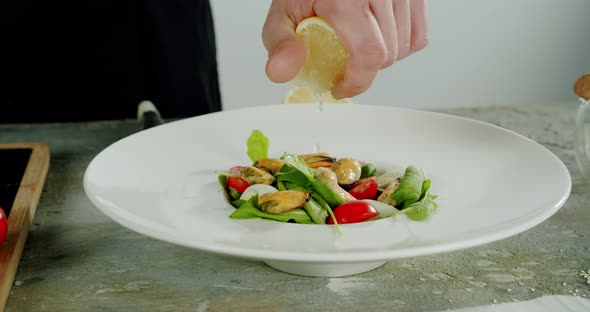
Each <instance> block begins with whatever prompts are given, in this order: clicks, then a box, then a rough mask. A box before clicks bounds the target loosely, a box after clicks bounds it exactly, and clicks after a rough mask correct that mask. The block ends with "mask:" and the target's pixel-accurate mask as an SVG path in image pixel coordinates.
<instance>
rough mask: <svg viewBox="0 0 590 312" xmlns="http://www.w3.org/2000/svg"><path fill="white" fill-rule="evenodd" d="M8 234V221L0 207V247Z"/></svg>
mask: <svg viewBox="0 0 590 312" xmlns="http://www.w3.org/2000/svg"><path fill="white" fill-rule="evenodd" d="M7 233H8V219H7V218H6V214H5V213H4V210H2V208H1V207H0V245H2V243H3V242H4V240H5V239H6V234H7Z"/></svg>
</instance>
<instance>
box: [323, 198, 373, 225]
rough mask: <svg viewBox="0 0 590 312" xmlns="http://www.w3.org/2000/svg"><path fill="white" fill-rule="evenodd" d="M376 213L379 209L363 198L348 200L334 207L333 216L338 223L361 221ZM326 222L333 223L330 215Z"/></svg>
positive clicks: (370, 217)
mask: <svg viewBox="0 0 590 312" xmlns="http://www.w3.org/2000/svg"><path fill="white" fill-rule="evenodd" d="M378 215H379V211H377V210H376V209H375V207H373V205H371V204H370V203H368V202H366V201H364V200H353V201H349V202H346V203H344V204H341V205H340V206H338V207H336V208H335V209H334V217H336V221H338V223H339V224H345V223H357V222H363V221H367V220H370V219H372V218H374V217H376V216H378ZM328 224H334V222H333V220H332V217H330V216H328Z"/></svg>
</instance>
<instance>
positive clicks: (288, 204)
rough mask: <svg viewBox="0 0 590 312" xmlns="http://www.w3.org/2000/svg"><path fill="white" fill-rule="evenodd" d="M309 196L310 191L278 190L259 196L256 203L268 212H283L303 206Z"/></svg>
mask: <svg viewBox="0 0 590 312" xmlns="http://www.w3.org/2000/svg"><path fill="white" fill-rule="evenodd" d="M310 197H311V194H310V193H307V192H303V191H294V190H286V191H278V192H274V193H267V194H264V195H262V196H260V197H259V198H258V205H259V206H260V209H262V210H263V211H266V212H268V213H283V212H285V211H289V210H293V209H297V208H301V207H303V206H305V204H306V203H307V201H308V200H309V198H310Z"/></svg>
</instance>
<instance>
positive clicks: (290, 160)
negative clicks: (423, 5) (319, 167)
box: [281, 153, 314, 178]
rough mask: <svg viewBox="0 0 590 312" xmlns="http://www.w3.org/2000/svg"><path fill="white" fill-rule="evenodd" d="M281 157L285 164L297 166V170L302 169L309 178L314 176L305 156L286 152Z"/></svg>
mask: <svg viewBox="0 0 590 312" xmlns="http://www.w3.org/2000/svg"><path fill="white" fill-rule="evenodd" d="M281 159H282V160H284V161H285V164H288V165H290V166H291V167H295V168H297V170H299V171H301V172H302V173H303V174H305V175H306V176H307V177H308V178H313V176H314V172H313V169H311V168H310V167H309V166H308V165H307V163H306V162H305V160H303V158H301V157H299V156H297V155H293V154H288V153H285V154H284V155H283V156H282V157H281Z"/></svg>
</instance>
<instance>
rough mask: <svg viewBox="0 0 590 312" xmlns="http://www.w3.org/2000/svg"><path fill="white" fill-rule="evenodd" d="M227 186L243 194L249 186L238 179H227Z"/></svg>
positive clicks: (244, 181)
mask: <svg viewBox="0 0 590 312" xmlns="http://www.w3.org/2000/svg"><path fill="white" fill-rule="evenodd" d="M227 186H228V187H231V188H233V189H235V190H236V191H238V192H240V193H244V191H245V190H246V189H247V188H248V186H250V184H248V182H246V180H244V179H242V178H240V177H227Z"/></svg>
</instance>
